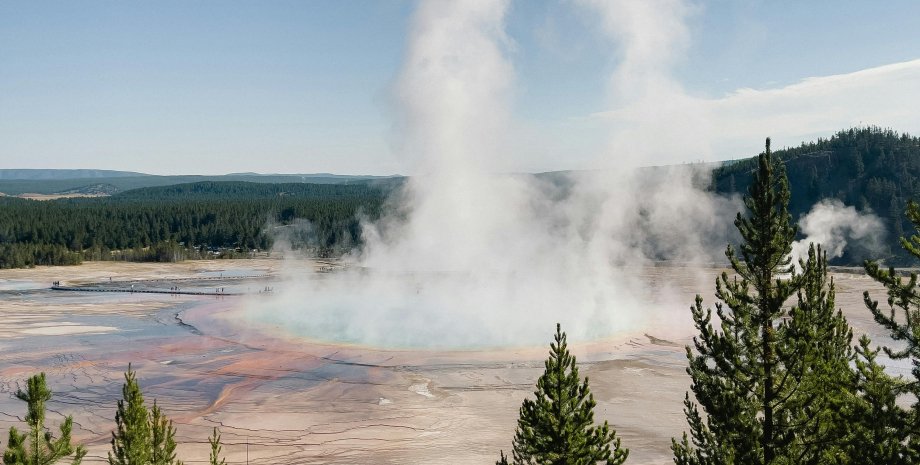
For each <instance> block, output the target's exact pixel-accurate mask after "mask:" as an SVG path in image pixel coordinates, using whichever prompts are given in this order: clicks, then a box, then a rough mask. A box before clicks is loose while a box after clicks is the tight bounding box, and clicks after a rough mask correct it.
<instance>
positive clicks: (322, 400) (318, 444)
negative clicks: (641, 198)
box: [0, 259, 883, 464]
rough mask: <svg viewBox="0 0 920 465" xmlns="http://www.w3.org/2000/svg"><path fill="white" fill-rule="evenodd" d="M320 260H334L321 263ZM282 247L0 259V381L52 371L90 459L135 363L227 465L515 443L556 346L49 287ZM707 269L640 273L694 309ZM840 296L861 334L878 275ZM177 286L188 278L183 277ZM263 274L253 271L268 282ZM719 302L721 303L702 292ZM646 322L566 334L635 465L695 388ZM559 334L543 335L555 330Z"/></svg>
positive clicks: (6, 418)
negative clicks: (252, 315)
mask: <svg viewBox="0 0 920 465" xmlns="http://www.w3.org/2000/svg"><path fill="white" fill-rule="evenodd" d="M310 266H316V267H318V268H319V267H322V266H326V265H324V264H317V263H311V264H310ZM279 267H280V262H279V261H277V260H269V259H262V260H229V261H202V262H186V263H182V264H174V265H159V264H113V263H89V264H85V265H81V266H79V267H68V268H36V269H32V270H8V271H7V270H5V271H0V312H2V314H3V315H4V318H3V319H2V320H0V349H2V350H0V390H3V391H4V392H6V393H10V392H13V391H15V389H16V387H17V386H18V385H20V384H21V382H22V380H24V379H25V378H26V377H27V376H29V375H30V374H33V373H36V372H38V371H45V372H47V374H48V376H49V383H50V385H51V387H52V389H53V390H54V391H55V393H56V395H55V398H54V399H53V401H52V402H51V403H50V404H49V407H50V409H51V410H52V413H50V414H49V422H50V423H51V424H53V425H56V423H57V421H58V420H59V419H60V415H61V414H72V415H73V416H74V421H75V436H76V437H77V438H78V439H79V440H81V441H83V442H85V443H86V444H88V446H89V448H90V455H89V456H88V457H87V459H86V460H85V463H104V457H105V454H106V452H107V451H108V450H109V445H108V442H109V439H110V431H111V430H112V428H113V425H114V421H113V418H114V412H115V402H116V400H117V399H118V398H119V397H120V389H121V382H122V379H121V376H122V375H121V373H122V372H123V371H124V369H125V368H126V367H127V364H128V363H129V362H132V363H133V364H134V367H135V368H136V369H137V370H138V371H139V378H140V379H141V383H142V387H143V389H144V392H145V395H146V396H147V398H148V400H152V399H154V398H155V399H157V400H158V403H159V404H160V405H162V406H163V408H164V409H165V411H166V412H167V414H168V415H170V417H171V418H173V419H174V420H175V421H176V423H177V426H178V435H179V440H180V442H181V446H180V452H181V454H180V455H181V457H182V458H183V459H184V460H185V461H186V463H190V464H191V463H205V462H206V460H207V453H208V449H207V443H206V438H207V435H208V434H209V433H210V430H211V428H212V427H214V426H219V427H220V429H221V431H222V433H223V439H224V443H225V446H224V451H225V452H226V453H227V455H228V463H247V462H249V463H253V464H258V463H262V464H313V463H317V464H318V463H324V464H365V463H367V464H370V463H373V464H388V463H392V464H397V463H402V464H405V463H425V464H439V463H443V464H448V463H450V464H466V463H470V464H472V463H494V460H495V458H496V457H497V455H498V450H499V449H505V450H506V451H507V450H508V449H509V448H510V443H511V438H512V436H513V432H514V427H515V422H516V419H517V411H518V408H519V406H520V402H521V401H522V400H523V399H524V398H525V397H526V396H528V395H531V393H532V391H533V389H534V382H535V380H536V378H537V377H538V376H539V375H540V373H541V372H542V366H543V365H542V360H543V358H544V357H545V354H546V351H547V349H546V347H525V348H513V349H512V348H509V349H501V350H490V351H428V350H411V351H409V350H403V351H399V350H385V349H379V348H368V347H360V346H355V345H345V344H329V343H318V342H312V341H307V340H303V339H300V338H297V337H291V336H290V335H285V334H284V329H283V328H272V327H267V326H266V327H260V326H259V325H253V324H250V323H247V324H240V321H241V319H240V318H239V315H238V312H239V302H240V300H239V298H235V297H194V296H176V295H169V294H160V295H158V294H149V295H148V294H144V295H140V294H130V293H127V294H109V293H71V292H62V291H50V290H48V287H50V283H51V282H52V281H55V280H62V281H65V282H66V283H69V284H85V283H89V282H96V281H99V282H107V281H108V280H109V278H111V279H112V282H122V283H124V284H125V285H127V284H126V283H138V285H140V284H141V283H143V285H145V286H153V287H168V286H171V285H173V284H174V283H173V282H171V281H170V279H179V278H188V277H195V276H197V277H204V278H208V279H209V280H214V279H217V281H206V282H205V283H204V284H201V283H195V282H189V281H182V283H183V284H182V285H183V286H191V285H201V286H208V287H213V286H224V285H226V286H237V287H244V286H247V284H241V283H239V282H230V281H228V282H226V283H224V282H222V281H220V278H221V276H234V275H252V274H271V273H273V272H275V271H277V270H278V269H279ZM717 272H718V270H715V269H686V268H673V267H656V268H648V269H645V270H644V271H643V273H644V274H646V275H647V276H648V277H649V279H657V280H660V281H662V282H669V283H672V285H674V286H676V287H677V288H679V289H680V290H681V292H685V293H686V294H687V300H686V301H687V305H688V306H689V304H690V303H691V302H692V299H693V295H694V294H695V293H697V292H701V293H702V294H703V295H704V296H711V294H712V289H711V287H707V288H703V289H699V288H698V283H699V282H700V281H704V282H710V283H711V282H712V279H713V277H714V276H715V274H716V273H717ZM836 280H837V284H838V299H837V300H838V305H839V306H841V307H842V308H843V309H844V310H845V312H846V313H847V315H848V316H849V317H850V319H851V322H852V323H853V325H854V326H855V327H856V328H857V329H858V330H868V331H869V332H870V333H872V334H874V335H876V336H878V335H880V333H881V331H880V330H879V329H878V328H877V327H875V325H874V323H872V322H871V318H869V317H868V312H867V311H866V310H865V309H864V306H863V305H862V296H861V293H862V291H863V290H864V289H875V291H874V292H875V293H876V294H875V295H877V296H878V297H882V296H883V294H882V293H880V292H878V290H877V287H876V286H874V285H873V284H872V283H871V281H870V280H868V279H867V278H865V277H863V276H861V275H855V274H841V275H837V276H836ZM177 282H178V281H177ZM259 285H261V284H253V286H259ZM708 300H711V299H708ZM654 330H655V328H649V329H648V332H649V336H651V337H647V336H645V335H643V334H641V333H640V334H632V335H622V336H620V337H618V338H616V339H612V340H607V341H596V342H592V343H588V344H575V345H573V352H574V353H575V354H576V355H577V356H578V357H579V361H580V362H582V363H581V368H580V369H581V372H582V374H583V375H587V376H589V377H590V379H591V387H592V391H593V392H594V394H595V397H596V399H597V401H598V409H597V412H596V419H598V420H601V421H603V420H608V421H610V423H611V424H612V425H613V426H614V427H615V428H616V429H617V431H618V433H619V435H620V436H621V437H622V438H623V444H624V445H625V446H627V447H629V448H631V450H632V453H631V457H630V461H629V462H628V463H631V464H666V463H672V462H671V459H670V454H669V452H670V451H669V445H670V438H671V437H673V436H677V435H679V434H680V433H681V431H683V430H684V429H685V423H684V418H683V415H682V412H681V401H682V399H683V395H684V392H685V391H686V389H687V387H688V383H689V380H688V379H687V376H686V374H685V371H684V369H685V360H684V349H683V347H682V346H683V345H684V344H685V343H686V342H687V341H688V340H689V337H690V336H691V332H690V331H691V330H690V328H687V331H686V333H684V336H683V337H680V338H674V337H671V338H670V340H665V339H664V338H663V337H662V338H661V339H658V338H657V337H658V336H661V335H660V334H656V333H655V332H654ZM547 341H549V335H548V336H547ZM4 397H5V398H4V399H0V413H2V415H0V428H8V427H9V426H10V425H13V424H19V423H20V421H21V418H22V416H23V414H24V404H22V403H21V402H19V401H16V400H15V399H12V398H7V397H6V396H4Z"/></svg>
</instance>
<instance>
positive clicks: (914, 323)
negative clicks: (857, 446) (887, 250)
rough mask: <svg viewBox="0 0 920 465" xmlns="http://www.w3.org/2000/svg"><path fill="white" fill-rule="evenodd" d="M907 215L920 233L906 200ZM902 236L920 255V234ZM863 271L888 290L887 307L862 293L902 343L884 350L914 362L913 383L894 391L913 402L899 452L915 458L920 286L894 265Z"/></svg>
mask: <svg viewBox="0 0 920 465" xmlns="http://www.w3.org/2000/svg"><path fill="white" fill-rule="evenodd" d="M907 217H908V219H909V220H910V222H911V223H912V224H913V226H914V228H915V229H916V230H917V231H918V234H920V205H918V204H917V203H915V202H910V203H908V206H907ZM918 234H915V235H912V236H911V237H909V238H905V237H902V238H901V245H902V246H903V247H904V249H905V250H906V251H907V252H909V253H910V254H911V255H913V256H914V257H917V258H920V235H918ZM865 268H866V273H867V274H868V275H869V276H871V277H872V278H873V279H874V280H875V281H877V282H879V283H880V284H882V285H883V286H885V288H886V289H887V293H888V309H887V311H886V310H884V309H881V308H879V303H878V301H875V300H872V298H871V296H870V295H869V292H868V291H866V292H865V293H864V294H863V298H864V300H865V303H866V306H867V307H868V308H869V311H870V312H872V316H873V317H874V318H875V321H876V322H877V323H879V324H880V325H882V326H883V327H885V329H887V330H888V331H889V333H890V335H891V338H892V339H894V340H895V341H899V342H901V343H903V348H902V349H901V350H895V349H892V348H890V347H884V348H883V350H884V351H885V353H886V354H887V355H888V356H889V357H890V358H892V359H894V360H904V359H909V360H911V362H912V363H913V370H912V375H913V378H914V380H913V382H910V383H905V384H904V385H903V387H902V389H900V390H898V391H895V392H896V393H904V394H909V395H910V396H911V397H912V400H913V404H912V405H911V411H910V412H905V413H904V414H903V415H902V417H903V419H904V431H903V433H904V436H905V439H904V440H903V441H902V442H901V443H902V444H903V445H904V447H903V449H902V450H901V451H900V452H901V454H902V455H903V456H905V457H908V458H914V459H917V458H918V456H920V287H918V282H917V273H916V272H912V273H910V276H909V277H907V278H905V277H902V276H901V275H900V274H898V272H896V271H895V270H894V268H889V269H888V270H885V269H883V268H882V267H881V266H880V265H879V264H878V263H877V262H873V261H867V262H866V266H865Z"/></svg>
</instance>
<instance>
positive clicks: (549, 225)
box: [251, 1, 740, 347]
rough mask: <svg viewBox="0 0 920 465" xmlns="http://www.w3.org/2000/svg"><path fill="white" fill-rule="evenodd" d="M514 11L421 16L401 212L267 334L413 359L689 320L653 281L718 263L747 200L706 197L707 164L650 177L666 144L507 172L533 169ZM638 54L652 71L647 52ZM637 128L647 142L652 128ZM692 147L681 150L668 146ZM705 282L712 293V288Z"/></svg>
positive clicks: (438, 10)
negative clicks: (517, 84) (515, 108)
mask: <svg viewBox="0 0 920 465" xmlns="http://www.w3.org/2000/svg"><path fill="white" fill-rule="evenodd" d="M507 8H508V2H507V1H464V2H454V1H426V2H421V3H420V4H419V7H418V10H417V11H416V12H415V15H414V17H413V20H412V24H411V30H410V32H409V35H408V46H407V51H406V57H405V62H404V66H403V68H402V71H401V73H400V75H399V78H398V80H397V82H396V84H395V92H394V94H395V96H396V101H397V103H398V109H399V110H398V112H397V113H398V118H397V120H398V124H397V127H398V128H399V137H398V142H397V143H396V144H395V146H396V147H397V151H398V152H399V153H400V154H401V155H402V156H405V157H406V160H408V161H409V163H410V164H411V166H414V167H415V169H414V172H413V173H412V174H413V176H412V177H411V178H410V179H409V181H408V183H407V184H406V186H405V188H404V189H402V190H401V191H400V192H399V193H397V194H396V195H394V197H393V198H392V199H391V202H390V203H391V204H392V206H393V211H392V212H391V214H389V215H385V216H384V217H383V218H382V219H380V220H379V221H376V222H368V223H366V224H364V225H363V234H364V237H363V239H364V242H365V246H364V248H363V249H362V251H361V252H360V253H359V254H357V255H355V256H353V257H350V259H351V260H352V262H353V266H352V267H350V268H349V269H347V270H346V271H343V272H339V273H334V274H330V275H324V276H315V275H311V274H310V273H309V272H308V271H304V270H302V269H296V270H293V271H291V272H290V273H288V279H289V280H290V283H289V284H288V285H286V286H280V287H283V288H285V289H286V290H285V291H283V292H281V293H280V295H279V296H277V297H276V298H274V299H273V300H271V301H270V302H268V303H266V302H265V301H264V299H263V300H262V301H260V303H259V304H258V305H255V304H254V306H253V307H254V308H253V311H252V313H251V314H252V315H253V316H254V317H255V318H259V319H263V320H264V319H268V320H271V321H275V322H279V323H283V324H284V325H285V326H286V327H287V328H288V329H289V330H291V331H294V332H298V333H301V334H304V335H307V336H312V337H316V338H319V339H331V340H339V341H350V342H357V343H364V344H371V345H382V346H402V347H418V346H424V347H431V346H437V347H471V346H473V347H476V346H478V347H482V346H492V345H508V344H511V345H521V344H542V343H543V341H544V340H545V337H546V334H547V331H551V329H552V328H553V324H554V323H555V322H557V321H558V322H561V323H562V324H563V326H564V327H565V329H566V330H567V332H568V333H569V335H570V338H571V339H573V340H579V339H581V340H585V339H594V338H603V337H609V336H613V335H618V334H625V333H629V332H638V331H643V330H646V328H648V327H649V326H655V327H656V328H657V333H658V334H667V333H668V331H669V328H672V327H673V325H674V324H675V322H683V321H685V320H688V318H687V316H686V313H687V312H686V310H685V309H686V307H687V305H688V304H689V303H690V299H691V296H685V295H681V294H679V293H677V292H675V290H674V288H673V287H672V286H671V285H670V284H669V283H668V282H666V281H662V280H658V281H657V282H652V280H650V279H648V277H647V276H646V275H644V274H643V273H642V267H643V266H647V265H650V264H652V263H653V262H654V261H656V260H661V259H668V260H674V261H680V262H688V263H709V262H712V261H713V260H716V259H718V257H719V256H720V253H721V250H722V249H723V248H724V245H725V243H726V241H728V240H729V238H730V235H731V233H732V231H731V217H732V216H733V215H734V213H735V212H737V211H738V210H739V208H740V204H739V202H738V200H737V199H735V198H731V199H729V198H720V197H716V196H714V195H712V194H710V193H707V192H705V191H704V190H703V189H701V187H704V186H707V185H708V184H709V179H708V176H709V174H708V173H709V170H710V169H711V167H708V166H693V165H686V166H681V167H673V168H657V169H651V168H644V169H635V167H636V166H639V165H649V164H653V163H650V161H651V160H652V159H653V158H651V157H654V156H655V153H656V152H655V150H660V149H661V145H660V144H658V143H651V141H649V140H643V139H640V140H632V142H641V143H640V144H630V143H628V142H629V140H626V139H622V138H625V137H626V136H625V135H623V134H618V133H617V134H615V136H617V137H621V139H616V140H615V141H614V142H615V143H614V144H613V149H612V150H611V152H610V153H607V154H604V155H603V156H600V157H599V166H605V167H607V169H602V170H597V171H587V172H573V173H566V174H553V175H543V176H532V175H499V174H495V173H500V172H505V171H506V170H508V169H509V167H512V166H514V165H515V164H514V161H515V160H520V159H521V158H522V157H527V156H528V154H527V153H521V152H520V151H519V150H516V147H515V144H514V143H513V142H514V135H515V134H517V133H518V131H517V128H516V124H517V123H516V122H514V121H512V118H511V116H510V112H509V108H510V103H511V102H510V101H511V90H512V88H513V84H514V73H513V69H512V67H511V65H510V62H509V60H508V58H507V52H508V50H507V49H508V47H509V39H508V38H507V37H506V36H505V34H504V32H503V31H504V18H505V14H506V11H507ZM646 19H647V20H648V21H651V22H654V21H661V20H664V21H670V20H669V19H668V18H665V17H658V18H657V19H656V17H649V18H646ZM678 21H681V19H680V18H678ZM610 27H611V28H612V29H613V30H618V28H620V27H632V26H629V25H628V24H613V25H611V26H610ZM642 33H643V32H642V31H639V30H630V31H628V35H630V36H636V37H639V36H640V35H641V34H642ZM633 42H635V44H637V45H635V47H637V50H636V51H635V53H633V55H636V57H638V56H639V55H640V53H639V52H641V51H642V50H645V48H646V44H645V42H642V41H641V40H639V39H636V40H634V41H633ZM667 45H668V44H665V45H664V46H661V47H658V46H656V47H653V48H652V52H654V53H663V51H665V50H667V48H668V46H667ZM632 46H633V45H630V47H632ZM637 59H638V58H637ZM668 59H669V58H664V59H663V60H664V61H667V60H668ZM629 63H632V62H628V63H627V66H634V65H632V64H629ZM619 74H620V75H625V74H627V72H626V71H621V72H619ZM623 79H625V78H623ZM617 80H622V79H621V78H617V77H615V78H614V81H617ZM630 85H631V86H634V87H637V89H638V90H642V91H644V92H651V91H654V90H655V89H645V88H643V84H642V82H641V81H640V80H637V81H635V82H631V83H630ZM649 85H655V86H657V85H659V84H658V83H650V84H649ZM627 104H629V103H628V102H627ZM636 124H637V134H647V131H646V128H645V126H643V125H644V124H645V122H644V121H642V120H640V121H637V123H636ZM659 139H660V138H659ZM680 144H681V137H679V136H678V137H675V138H673V139H670V140H669V141H668V147H671V148H675V149H676V148H677V147H679V146H680ZM627 147H629V149H628V150H627ZM699 282H700V288H703V286H706V287H708V286H709V285H710V284H711V283H710V277H709V276H707V275H701V276H699ZM678 315H679V316H678Z"/></svg>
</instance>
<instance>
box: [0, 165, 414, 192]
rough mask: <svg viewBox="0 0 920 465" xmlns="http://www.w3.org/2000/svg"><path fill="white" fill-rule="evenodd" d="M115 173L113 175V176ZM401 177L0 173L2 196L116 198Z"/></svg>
mask: <svg viewBox="0 0 920 465" xmlns="http://www.w3.org/2000/svg"><path fill="white" fill-rule="evenodd" d="M113 173H114V174H113ZM398 178H399V177H398V176H393V177H391V176H346V175H335V174H326V173H321V174H256V173H236V174H225V175H220V176H200V175H179V176H157V175H151V174H141V173H127V172H113V171H104V170H6V171H0V193H3V194H5V195H10V196H15V195H21V194H45V195H54V194H71V193H83V194H87V193H88V194H107V195H111V194H116V193H119V192H125V191H129V190H133V189H141V188H145V187H157V186H172V185H176V184H191V183H199V182H240V181H242V182H252V183H264V184H274V183H302V184H351V183H363V182H367V181H375V180H376V181H384V182H385V181H387V180H389V179H398Z"/></svg>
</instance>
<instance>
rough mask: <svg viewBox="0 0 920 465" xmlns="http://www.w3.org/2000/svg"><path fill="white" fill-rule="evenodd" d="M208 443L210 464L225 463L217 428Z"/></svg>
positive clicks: (218, 464)
mask: <svg viewBox="0 0 920 465" xmlns="http://www.w3.org/2000/svg"><path fill="white" fill-rule="evenodd" d="M208 443H209V444H211V460H210V462H209V463H210V465H227V461H226V460H224V459H222V458H221V457H220V450H221V449H222V448H223V447H222V446H221V445H220V431H218V430H217V428H214V431H213V432H212V433H211V436H209V437H208ZM502 455H504V454H502Z"/></svg>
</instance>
